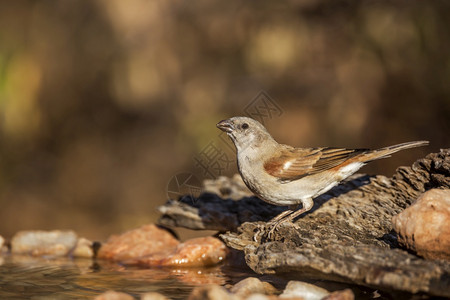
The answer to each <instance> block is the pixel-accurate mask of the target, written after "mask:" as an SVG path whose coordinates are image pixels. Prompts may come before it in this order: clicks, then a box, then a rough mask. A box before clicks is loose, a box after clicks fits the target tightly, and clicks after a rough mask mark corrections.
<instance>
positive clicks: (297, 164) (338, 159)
mask: <svg viewBox="0 0 450 300" xmlns="http://www.w3.org/2000/svg"><path fill="white" fill-rule="evenodd" d="M366 151H367V149H343V148H287V147H286V148H285V149H283V150H281V152H280V154H279V155H277V156H276V157H273V158H271V159H269V160H267V161H266V162H265V164H264V169H265V170H266V171H267V173H269V174H270V175H272V176H274V177H277V178H278V179H280V180H281V181H292V180H297V179H300V178H302V177H304V176H306V175H312V174H316V173H319V172H322V171H325V170H329V169H332V168H334V167H336V166H338V165H340V164H342V163H343V162H344V161H346V160H348V159H349V158H351V157H354V156H356V155H358V154H361V153H363V152H366Z"/></svg>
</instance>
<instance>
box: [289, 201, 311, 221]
mask: <svg viewBox="0 0 450 300" xmlns="http://www.w3.org/2000/svg"><path fill="white" fill-rule="evenodd" d="M313 205H314V201H313V200H312V199H311V198H310V199H306V200H303V201H302V206H303V207H302V209H299V210H297V211H295V212H293V213H292V214H289V215H288V216H286V218H285V219H284V220H283V222H286V221H290V222H292V221H293V220H294V219H295V218H297V217H298V216H300V215H301V214H303V213H305V212H307V211H309V210H311V208H312V207H313Z"/></svg>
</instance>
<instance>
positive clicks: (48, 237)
mask: <svg viewBox="0 0 450 300" xmlns="http://www.w3.org/2000/svg"><path fill="white" fill-rule="evenodd" d="M76 243H77V235H76V234H75V232H73V231H60V230H54V231H41V230H30V231H20V232H18V233H16V234H15V235H14V237H13V238H12V240H11V252H12V253H15V254H31V255H33V256H42V255H49V256H65V255H68V254H69V252H70V251H71V250H72V249H73V248H74V247H75V245H76Z"/></svg>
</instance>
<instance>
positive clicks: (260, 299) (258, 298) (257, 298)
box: [245, 293, 301, 300]
mask: <svg viewBox="0 0 450 300" xmlns="http://www.w3.org/2000/svg"><path fill="white" fill-rule="evenodd" d="M276 299H278V297H277V296H267V295H264V294H259V293H255V294H251V295H249V296H248V297H246V298H245V300H276ZM298 300H301V299H298Z"/></svg>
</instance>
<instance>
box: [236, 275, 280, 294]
mask: <svg viewBox="0 0 450 300" xmlns="http://www.w3.org/2000/svg"><path fill="white" fill-rule="evenodd" d="M230 291H231V292H232V293H233V294H235V295H238V296H241V297H247V296H249V295H251V294H255V293H258V294H264V295H270V294H274V293H275V292H276V288H275V287H274V286H273V285H271V284H270V283H268V282H262V281H261V280H259V279H258V278H256V277H248V278H245V279H243V280H241V281H239V282H238V283H236V284H235V285H234V286H233V287H232V288H231V290H230Z"/></svg>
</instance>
